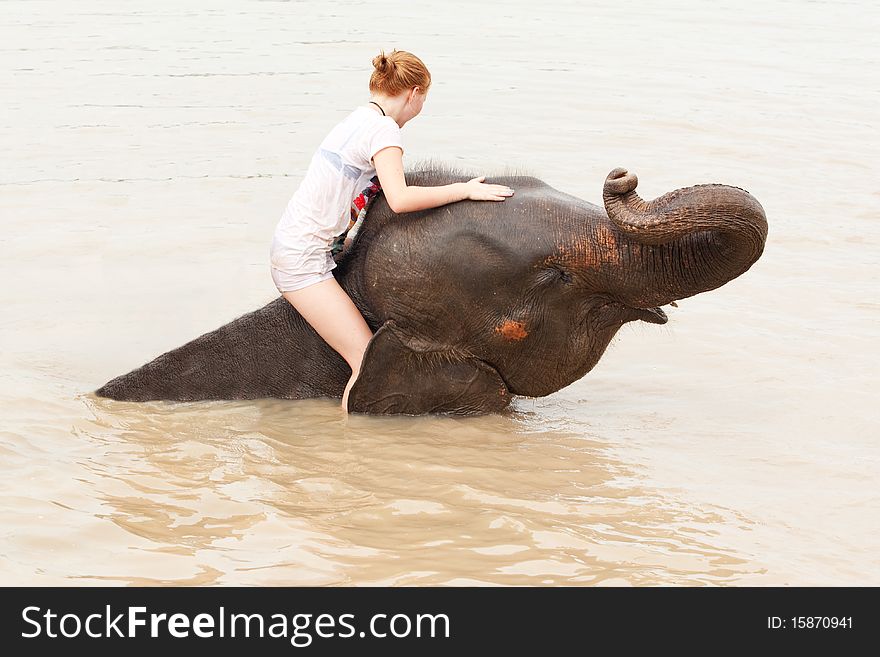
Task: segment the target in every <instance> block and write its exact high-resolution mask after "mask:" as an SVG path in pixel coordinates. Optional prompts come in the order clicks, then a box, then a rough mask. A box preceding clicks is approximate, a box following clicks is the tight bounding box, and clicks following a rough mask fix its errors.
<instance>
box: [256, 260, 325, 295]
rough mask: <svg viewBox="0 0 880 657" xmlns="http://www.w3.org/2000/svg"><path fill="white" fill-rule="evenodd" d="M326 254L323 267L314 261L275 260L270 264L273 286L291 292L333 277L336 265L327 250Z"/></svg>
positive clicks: (280, 290) (282, 291)
mask: <svg viewBox="0 0 880 657" xmlns="http://www.w3.org/2000/svg"><path fill="white" fill-rule="evenodd" d="M326 255H327V258H326V262H325V263H324V265H323V267H321V266H318V265H316V264H315V263H314V262H312V263H311V264H305V263H298V262H293V261H286V262H285V261H284V260H275V261H274V262H272V263H271V265H270V268H271V272H272V280H273V281H274V283H275V287H277V288H278V291H279V292H281V293H284V292H292V291H294V290H301V289H303V288H304V287H308V286H309V285H314V284H315V283H320V282H321V281H326V280H327V279H330V278H333V268H334V267H336V262H335V261H334V260H333V256H331V255H330V253H329V251H328V252H327V254H326Z"/></svg>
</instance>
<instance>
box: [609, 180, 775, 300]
mask: <svg viewBox="0 0 880 657" xmlns="http://www.w3.org/2000/svg"><path fill="white" fill-rule="evenodd" d="M637 184H638V179H637V178H636V176H635V174H633V173H629V172H627V171H626V169H619V168H618V169H614V170H613V171H612V172H611V173H610V174H608V177H607V178H606V180H605V187H604V190H603V199H604V202H605V210H606V212H607V213H608V217H609V218H610V219H611V222H612V224H613V225H614V226H615V227H616V228H617V229H618V230H619V231H620V232H622V233H623V234H624V235H625V236H627V237H628V238H629V240H627V241H626V243H625V244H626V248H628V251H629V252H628V253H627V254H625V257H626V258H627V259H628V260H631V262H630V264H631V265H632V267H631V268H628V271H627V272H626V275H627V276H628V280H627V281H624V282H622V285H621V289H623V290H625V296H627V301H628V302H629V303H630V304H631V305H633V306H637V307H641V308H648V307H651V306H661V305H663V304H666V303H669V302H670V301H674V300H676V299H684V298H686V297H690V296H693V295H695V294H699V293H700V292H706V291H708V290H713V289H715V288H717V287H720V286H722V285H724V284H725V283H727V282H728V281H730V280H732V279H734V278H736V277H737V276H739V275H740V274H742V273H743V272H745V271H746V270H747V269H748V268H749V267H751V266H752V264H753V263H754V262H755V261H756V260H757V259H758V258H759V257H760V255H761V253H762V252H763V250H764V242H765V240H766V238H767V218H766V216H765V214H764V209H763V208H762V207H761V204H760V203H758V201H757V199H755V198H754V197H753V196H752V195H751V194H749V193H748V192H747V191H745V190H744V189H740V188H738V187H731V186H728V185H696V186H694V187H687V188H683V189H677V190H675V191H673V192H669V193H668V194H664V195H663V196H660V197H658V198H656V199H654V200H653V201H645V200H643V199H642V198H641V197H640V196H639V195H638V194H637V193H636V191H635V189H636V185H637Z"/></svg>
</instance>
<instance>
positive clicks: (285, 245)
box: [270, 105, 403, 272]
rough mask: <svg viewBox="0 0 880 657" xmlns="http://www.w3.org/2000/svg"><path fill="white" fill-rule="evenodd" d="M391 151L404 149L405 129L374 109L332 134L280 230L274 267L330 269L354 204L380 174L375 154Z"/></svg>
mask: <svg viewBox="0 0 880 657" xmlns="http://www.w3.org/2000/svg"><path fill="white" fill-rule="evenodd" d="M387 146H398V147H400V149H401V150H403V140H402V138H401V132H400V126H398V125H397V122H396V121H395V120H394V119H392V118H391V117H390V116H382V114H381V113H379V112H377V111H376V110H374V109H372V108H371V107H366V106H363V105H361V106H359V107H357V108H356V109H355V110H354V111H353V112H352V113H351V114H349V115H348V116H347V117H345V119H343V120H342V121H341V122H340V123H339V124H337V125H336V126H335V127H334V128H333V129H332V130H331V131H330V133H329V134H328V135H327V136H326V137H325V138H324V141H322V142H321V145H320V146H319V147H318V150H317V151H315V154H314V155H313V156H312V160H311V162H310V163H309V168H308V171H307V172H306V176H305V178H304V179H303V181H302V182H301V183H300V186H299V187H298V188H297V190H296V192H294V194H293V196H292V197H291V199H290V201H289V202H288V204H287V207H286V209H285V210H284V214H283V215H282V216H281V219H280V220H279V222H278V225H277V227H276V228H275V234H274V236H273V239H272V246H271V248H270V255H271V259H272V265H273V266H275V267H277V268H278V269H283V270H287V271H302V272H307V271H324V270H325V269H326V268H327V261H328V253H329V251H330V246H331V244H332V242H333V238H335V237H336V236H337V235H339V234H340V233H342V231H344V230H345V229H346V228H347V227H348V223H349V220H350V218H351V204H352V201H353V200H354V198H355V197H356V196H357V195H358V194H360V193H361V192H362V191H363V190H364V188H366V187H367V186H369V184H370V179H371V178H372V177H373V176H375V175H376V168H375V167H374V166H373V163H372V159H373V155H375V154H376V153H377V152H379V151H380V150H382V149H383V148H385V147H387ZM331 261H332V259H331Z"/></svg>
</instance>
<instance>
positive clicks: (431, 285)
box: [95, 163, 767, 415]
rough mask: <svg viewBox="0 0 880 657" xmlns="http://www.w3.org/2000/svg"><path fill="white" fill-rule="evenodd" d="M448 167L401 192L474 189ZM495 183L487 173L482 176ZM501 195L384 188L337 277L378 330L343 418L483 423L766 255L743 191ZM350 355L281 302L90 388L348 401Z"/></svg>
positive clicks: (507, 180)
mask: <svg viewBox="0 0 880 657" xmlns="http://www.w3.org/2000/svg"><path fill="white" fill-rule="evenodd" d="M472 177H474V176H473V175H472V174H471V173H467V172H464V171H462V170H457V169H455V168H453V167H449V166H446V165H443V164H435V163H432V164H431V165H430V166H428V167H425V168H422V169H415V170H409V171H407V172H406V173H405V178H406V182H407V184H408V185H420V186H433V185H444V184H448V183H451V182H458V181H466V180H468V179H470V178H472ZM489 179H490V177H487V178H486V180H489ZM491 181H492V182H495V183H499V184H504V185H507V186H509V187H512V188H513V189H514V190H515V194H514V196H512V197H509V198H507V199H506V200H504V201H503V202H501V201H496V202H477V201H469V200H465V201H458V202H455V203H452V204H448V205H443V206H440V207H436V208H432V209H428V210H420V211H415V212H408V213H405V214H400V215H398V214H395V213H394V212H392V211H391V209H390V207H389V206H388V203H387V201H386V199H385V197H384V194H382V193H380V194H379V195H378V196H377V197H376V198H375V199H374V201H373V203H372V205H371V206H370V208H369V211H368V214H367V217H366V220H365V222H364V224H363V227H362V228H361V230H360V233H359V234H358V236H357V239H356V240H354V242H353V243H352V244H351V246H350V247H349V248H348V249H347V250H346V251H345V252H344V253H343V255H342V257H341V258H340V259H339V260H338V261H337V267H336V268H335V269H334V270H333V274H334V276H335V278H336V280H337V281H338V282H339V283H340V285H341V286H342V287H343V289H345V291H346V292H347V293H348V294H349V295H350V296H351V298H352V300H353V301H354V303H355V304H356V305H357V307H358V308H359V309H360V311H361V313H362V314H363V316H364V318H365V319H366V321H367V324H368V325H369V326H370V329H371V330H372V331H373V333H374V334H373V337H372V339H371V340H370V342H369V344H368V346H367V349H366V352H365V353H364V358H363V361H362V365H361V372H360V374H359V376H358V378H357V380H356V381H355V383H354V385H353V386H352V389H351V391H350V393H349V399H348V411H349V412H354V413H369V414H406V415H420V414H425V413H439V414H451V415H479V414H488V413H497V412H500V411H502V410H503V409H505V408H506V407H507V406H508V405H509V404H510V403H511V400H512V399H513V397H514V396H516V395H521V396H527V397H540V396H545V395H549V394H551V393H553V392H556V391H557V390H560V389H561V388H563V387H565V386H568V385H569V384H571V383H573V382H575V381H577V380H579V379H580V378H581V377H583V376H584V375H585V374H586V373H587V372H589V371H590V370H591V369H592V368H593V367H594V366H595V365H596V363H597V362H598V361H599V359H600V357H601V356H602V354H603V352H604V351H605V348H606V347H607V346H608V343H609V342H610V341H611V339H612V337H613V336H614V335H615V333H617V331H618V329H620V327H621V326H623V325H624V324H625V323H627V322H631V321H635V320H641V321H644V322H649V323H652V324H664V323H666V321H667V316H666V314H665V313H664V311H663V310H662V309H661V306H663V305H667V304H670V303H673V304H674V302H675V301H677V300H680V299H684V298H687V297H690V296H693V295H695V294H699V293H701V292H706V291H709V290H713V289H715V288H718V287H720V286H721V285H724V284H725V283H727V282H728V281H730V280H732V279H734V278H736V277H738V276H739V275H741V274H743V273H744V272H745V271H746V270H748V269H749V268H750V267H751V265H752V264H753V263H754V262H755V261H756V260H757V259H758V258H759V257H760V256H761V254H762V252H763V250H764V244H765V241H766V238H767V219H766V216H765V213H764V209H763V207H762V206H761V204H760V203H759V202H758V201H757V199H755V198H754V197H753V196H752V195H751V194H749V193H748V192H747V191H746V190H744V189H741V188H738V187H732V186H729V185H720V184H710V185H696V186H693V187H687V188H682V189H677V190H675V191H673V192H669V193H667V194H664V195H663V196H660V197H658V198H656V199H654V200H652V201H649V202H648V201H644V200H643V199H642V198H641V197H640V196H639V195H638V194H637V193H636V186H637V184H638V179H637V177H636V175H635V174H634V173H632V172H629V171H627V170H626V169H623V168H616V169H614V170H613V171H611V173H609V174H608V176H607V178H606V179H605V183H604V187H603V193H602V195H603V201H604V211H603V209H602V208H600V207H598V206H596V205H594V204H591V203H589V202H586V201H583V200H581V199H579V198H577V197H575V196H572V195H570V194H567V193H564V192H561V191H559V190H556V189H554V188H553V187H551V186H550V185H548V184H546V183H545V182H543V181H541V180H539V179H538V178H536V177H533V176H528V175H502V176H495V177H491ZM350 373H351V370H350V368H349V366H348V364H347V363H346V362H345V361H344V360H343V359H342V357H341V356H339V355H338V354H337V353H336V352H335V351H334V350H333V349H332V348H330V346H329V345H327V343H325V342H324V341H323V340H322V339H321V338H320V336H319V335H318V334H317V333H316V332H315V331H314V330H313V329H312V328H311V326H310V325H309V324H308V323H307V322H306V321H305V320H304V319H303V318H302V317H301V316H300V315H299V313H297V312H296V310H295V309H294V308H293V306H292V305H291V304H290V303H289V302H287V300H285V299H284V297H282V296H279V297H278V298H276V299H275V300H273V301H271V302H269V303H268V304H267V305H265V306H264V307H262V308H259V309H257V310H254V311H252V312H250V313H247V314H245V315H242V316H240V317H238V318H237V319H234V320H233V321H231V322H229V323H227V324H225V325H223V326H221V327H220V328H218V329H216V330H214V331H211V332H209V333H205V334H204V335H202V336H200V337H198V338H195V339H193V340H192V341H190V342H188V343H186V344H184V345H183V346H181V347H178V348H176V349H173V350H171V351H169V352H167V353H164V354H162V355H160V356H158V357H157V358H155V359H154V360H152V361H150V362H148V363H146V364H145V365H143V366H142V367H139V368H137V369H135V370H133V371H132V372H129V373H128V374H124V375H121V376H118V377H116V378H114V379H112V380H111V381H109V382H107V383H106V384H105V385H103V386H102V387H101V388H99V389H98V390H96V391H95V394H97V395H98V396H101V397H108V398H112V399H118V400H132V401H146V400H179V401H194V400H209V399H228V400H233V399H235V400H239V399H255V398H266V397H270V398H282V399H307V398H317V397H330V398H337V399H339V398H341V396H342V392H343V390H344V388H345V385H346V383H347V381H348V378H349V376H350Z"/></svg>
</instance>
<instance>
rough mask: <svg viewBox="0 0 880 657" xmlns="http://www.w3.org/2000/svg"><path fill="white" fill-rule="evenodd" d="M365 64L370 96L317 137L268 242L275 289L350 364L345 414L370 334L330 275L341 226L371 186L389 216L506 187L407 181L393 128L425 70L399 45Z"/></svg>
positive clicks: (412, 110)
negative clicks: (383, 201) (370, 66)
mask: <svg viewBox="0 0 880 657" xmlns="http://www.w3.org/2000/svg"><path fill="white" fill-rule="evenodd" d="M373 66H374V68H375V70H374V71H373V73H372V75H371V76H370V94H371V99H370V101H369V102H368V103H366V104H364V105H360V106H358V107H357V108H356V109H355V110H354V111H353V112H351V113H350V114H349V115H348V116H347V117H346V118H345V119H343V120H342V122H341V123H339V124H338V125H336V126H335V127H334V128H333V129H332V130H331V131H330V133H329V134H328V135H327V136H326V137H325V138H324V141H322V142H321V145H320V146H319V147H318V150H317V151H316V152H315V154H314V156H313V157H312V160H311V162H310V164H309V168H308V171H307V172H306V176H305V178H304V179H303V181H302V183H301V184H300V186H299V188H298V189H297V190H296V192H295V193H294V194H293V197H292V198H291V199H290V202H289V203H288V204H287V208H286V209H285V211H284V214H283V215H282V217H281V219H280V221H279V222H278V226H277V227H276V229H275V234H274V237H273V239H272V246H271V249H270V255H271V261H272V267H271V271H272V280H273V281H274V282H275V286H276V287H277V288H278V291H279V292H281V294H282V295H283V296H284V298H285V299H287V300H288V301H289V302H290V303H291V304H292V305H293V307H294V308H296V310H297V311H298V312H299V314H300V315H302V317H303V318H304V319H305V320H306V321H307V322H308V323H309V324H311V326H312V327H313V328H314V329H315V331H316V332H317V333H318V335H320V336H321V337H322V338H323V339H324V340H325V341H326V342H327V344H329V345H330V346H331V347H332V348H333V349H335V350H336V351H337V352H338V353H339V354H340V355H341V356H342V357H343V358H344V359H345V361H346V362H347V363H348V365H349V366H350V367H351V378H350V379H349V381H348V384H347V385H346V386H345V390H344V392H343V393H342V408H343V410H345V411H346V412H347V410H348V392H349V390H351V386H352V385H353V384H354V382H355V380H356V379H357V376H358V374H359V372H360V367H361V360H362V359H363V355H364V351H365V350H366V348H367V343H368V342H369V341H370V338H371V337H372V332H371V331H370V328H369V326H367V323H366V321H365V320H364V318H363V317H362V316H361V314H360V311H358V309H357V306H355V305H354V302H352V300H351V299H350V298H349V296H348V295H347V294H346V293H345V291H344V290H343V289H342V287H340V285H339V283H337V282H336V279H335V278H333V274H332V269H333V268H334V267H335V266H336V263H335V262H334V260H333V257H332V252H333V251H336V250H338V249H339V248H340V247H341V242H342V240H343V239H344V238H345V234H344V232H343V231H346V230H347V227H350V225H351V224H353V223H354V221H355V220H356V219H357V218H358V217H359V216H360V217H361V218H362V217H363V214H364V213H365V212H366V208H367V206H368V205H369V202H370V201H371V200H372V198H373V197H374V196H375V195H376V194H377V193H378V191H379V190H380V189H381V190H382V191H383V192H385V199H386V201H387V202H388V205H389V207H390V208H391V210H392V211H394V212H395V213H398V214H402V213H406V212H414V211H416V210H425V209H427V208H435V207H437V206H440V205H445V204H447V203H453V202H455V201H461V200H464V199H470V200H474V201H503V200H504V199H505V197H507V196H511V195H512V194H513V190H512V189H510V188H509V187H507V186H505V185H489V184H485V183H484V182H482V181H483V180H484V179H485V176H479V177H478V178H473V179H471V180H469V181H468V182H466V183H463V182H461V183H453V184H451V185H440V186H436V187H416V186H411V185H407V184H406V180H405V179H404V175H403V162H402V156H403V142H402V140H401V134H400V129H401V128H402V127H403V126H404V125H406V122H407V121H409V120H410V119H412V118H414V117H416V116H418V114H419V112H421V111H422V105H423V103H424V102H425V97H426V95H427V93H428V88H429V87H430V86H431V74H430V73H429V72H428V69H427V68H425V65H424V64H423V63H422V60H420V59H419V58H418V57H416V56H415V55H413V54H412V53H409V52H406V51H403V50H395V51H393V52H392V53H391V54H390V55H388V56H386V55H385V53H384V52H380V54H379V55H378V56H377V57H375V58H373ZM352 199H354V200H352ZM334 241H335V244H334Z"/></svg>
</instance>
